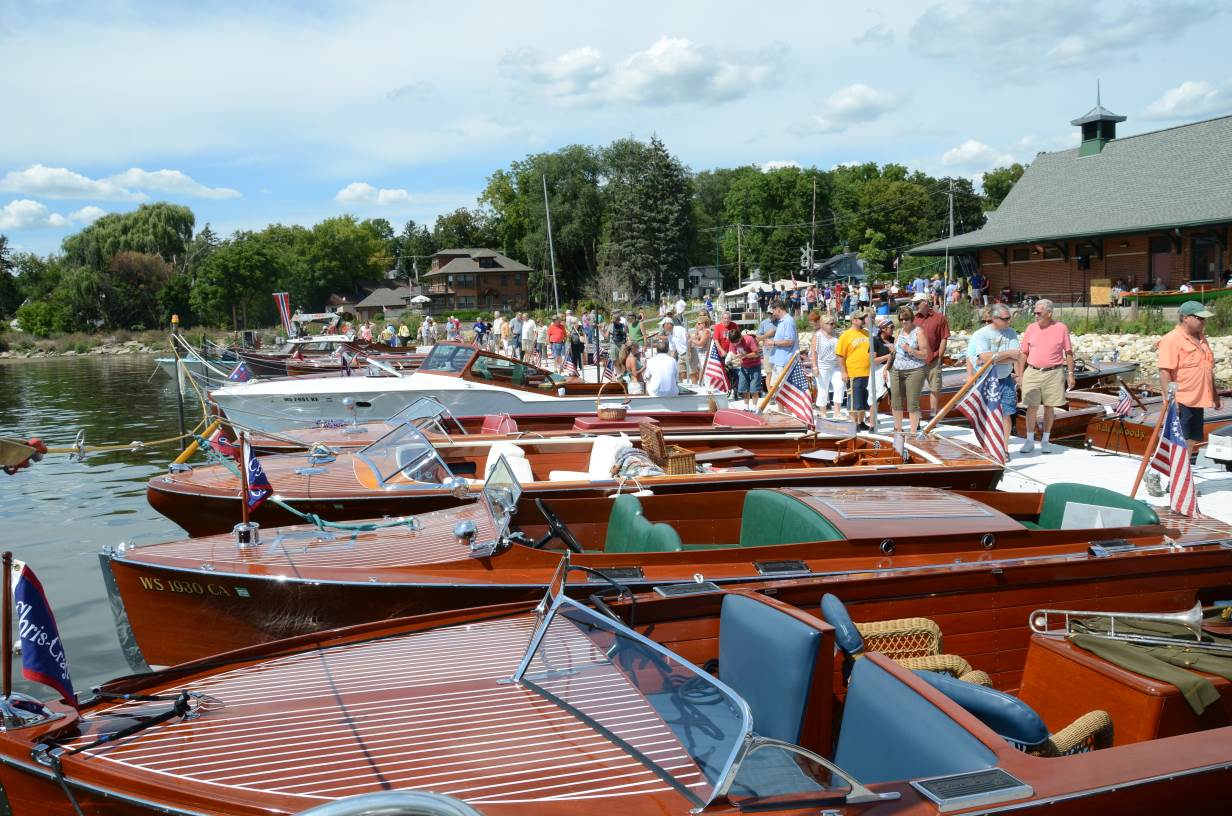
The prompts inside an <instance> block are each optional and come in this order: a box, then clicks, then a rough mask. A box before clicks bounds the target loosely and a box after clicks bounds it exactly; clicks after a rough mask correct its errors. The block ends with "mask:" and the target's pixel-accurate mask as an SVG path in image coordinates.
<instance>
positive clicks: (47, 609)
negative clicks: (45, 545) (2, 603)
mask: <svg viewBox="0 0 1232 816" xmlns="http://www.w3.org/2000/svg"><path fill="white" fill-rule="evenodd" d="M6 578H7V576H6ZM13 605H14V607H15V608H16V611H17V632H18V636H19V637H20V638H21V673H22V674H23V675H25V677H26V679H27V680H33V681H35V682H36V683H42V684H43V685H45V686H51V687H52V688H53V689H55V690H56V691H58V692H60V696H61V697H62V698H64V702H66V703H68V704H70V705H77V695H76V694H75V693H74V692H73V681H72V678H70V677H69V675H68V657H67V656H66V655H65V654H64V643H63V642H62V641H61V640H60V631H59V630H58V629H57V628H56V617H55V615H53V614H52V612H51V604H49V603H47V595H46V593H44V592H43V585H42V584H40V583H39V580H38V578H36V577H35V576H34V572H33V570H31V569H30V567H29V566H27V565H26V564H21V565H20V567H19V568H18V573H17V582H16V583H15V584H14V585H13Z"/></svg>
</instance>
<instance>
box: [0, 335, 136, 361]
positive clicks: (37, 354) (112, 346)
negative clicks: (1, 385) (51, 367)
mask: <svg viewBox="0 0 1232 816" xmlns="http://www.w3.org/2000/svg"><path fill="white" fill-rule="evenodd" d="M159 351H160V350H159V349H156V348H151V347H150V346H148V345H146V344H145V343H143V342H141V341H140V340H126V341H125V342H123V343H103V344H102V345H99V346H94V347H93V348H91V349H89V350H87V351H78V350H76V349H68V350H67V351H51V350H47V349H24V350H16V349H14V350H10V351H0V360H42V359H47V358H53V357H104V356H119V355H127V354H157V353H159Z"/></svg>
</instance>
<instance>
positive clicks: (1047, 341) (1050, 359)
mask: <svg viewBox="0 0 1232 816" xmlns="http://www.w3.org/2000/svg"><path fill="white" fill-rule="evenodd" d="M1052 310H1053V305H1052V301H1051V300H1048V299H1046V298H1040V299H1039V300H1037V301H1035V322H1034V323H1032V324H1031V325H1029V326H1027V330H1026V331H1025V332H1023V333H1022V354H1021V355H1020V356H1019V358H1018V365H1017V368H1016V370H1015V372H1014V376H1015V377H1016V378H1017V379H1018V381H1019V382H1021V383H1022V401H1023V402H1025V403H1026V404H1027V441H1026V442H1023V443H1022V448H1021V452H1022V453H1030V452H1031V451H1033V450H1035V421H1036V417H1037V416H1038V415H1039V409H1040V406H1041V405H1042V406H1044V432H1043V436H1042V437H1040V453H1052V443H1051V442H1050V441H1049V439H1048V437H1049V435H1050V434H1051V433H1052V422H1053V420H1054V419H1055V418H1056V409H1058V408H1064V407H1065V406H1066V405H1067V404H1068V403H1067V400H1066V398H1065V389H1067V388H1073V387H1074V347H1073V344H1072V343H1071V342H1070V337H1069V328H1068V327H1067V326H1066V325H1065V324H1064V323H1060V322H1058V321H1056V320H1053V319H1052Z"/></svg>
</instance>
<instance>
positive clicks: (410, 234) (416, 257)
mask: <svg viewBox="0 0 1232 816" xmlns="http://www.w3.org/2000/svg"><path fill="white" fill-rule="evenodd" d="M436 250H437V246H436V239H434V238H433V237H432V232H431V231H430V230H429V229H428V228H427V227H426V226H424V225H423V224H416V223H415V221H414V220H410V221H407V222H406V225H405V226H404V227H402V232H401V233H399V234H398V237H397V238H395V239H394V254H395V255H396V256H397V258H398V273H399V276H400V277H401V278H403V279H404V280H410V279H412V278H414V277H415V274H416V272H418V273H419V274H423V273H424V272H426V271H427V269H428V259H429V258H430V257H432V256H433V255H435V254H436Z"/></svg>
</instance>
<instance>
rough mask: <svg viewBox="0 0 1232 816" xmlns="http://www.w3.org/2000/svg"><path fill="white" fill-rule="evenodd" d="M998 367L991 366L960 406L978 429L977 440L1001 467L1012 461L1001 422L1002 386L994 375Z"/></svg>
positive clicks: (959, 408) (972, 424)
mask: <svg viewBox="0 0 1232 816" xmlns="http://www.w3.org/2000/svg"><path fill="white" fill-rule="evenodd" d="M995 368H996V366H989V367H988V368H987V369H986V370H985V371H984V373H983V374H981V375H980V378H979V379H978V380H977V381H976V383H975V385H973V386H971V390H970V391H968V392H967V395H966V396H965V397H963V398H962V400H961V401H959V403H958V405H957V406H956V407H957V408H958V410H959V411H962V415H963V416H965V417H966V418H967V421H968V422H970V423H971V427H972V428H974V429H975V438H976V440H978V441H979V443H980V446H981V447H982V448H983V449H984V450H985V451H987V452H988V454H989V455H990V456H992V458H993V459H996V460H997V461H998V462H1000V463H1001V464H1005V463H1006V462H1007V461H1009V458H1010V452H1009V449H1008V447H1007V446H1006V444H1005V426H1004V425H1003V424H1002V420H1001V387H1000V385H998V383H997V380H996V378H995V377H993V376H992V372H993V370H994V369H995Z"/></svg>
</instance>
